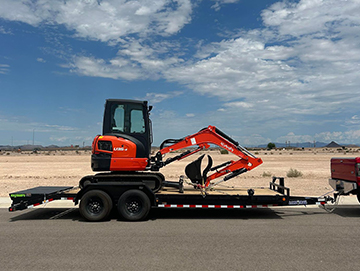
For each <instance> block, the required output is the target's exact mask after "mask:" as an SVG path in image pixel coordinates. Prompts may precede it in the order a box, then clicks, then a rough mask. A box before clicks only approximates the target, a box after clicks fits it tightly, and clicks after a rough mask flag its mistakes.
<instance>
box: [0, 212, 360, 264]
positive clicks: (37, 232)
mask: <svg viewBox="0 0 360 271" xmlns="http://www.w3.org/2000/svg"><path fill="white" fill-rule="evenodd" d="M64 211H65V212H64ZM359 221H360V207H359V206H341V207H339V208H338V209H337V210H336V211H335V212H334V213H327V212H325V211H324V210H322V209H317V208H281V209H247V210H153V211H152V212H151V215H150V219H149V220H148V221H145V222H124V221H120V220H118V219H117V218H116V215H114V216H113V217H112V218H111V219H110V220H109V221H105V222H101V223H89V222H85V221H83V220H82V218H81V216H80V214H79V211H78V209H66V208H42V209H29V210H26V211H21V212H15V213H9V212H8V211H7V210H6V209H0V230H1V232H0V244H1V246H0V269H1V270H115V269H116V270H311V269H315V270H320V269H322V270H326V269H329V270H334V269H335V270H336V269H342V270H360V253H359V248H360V247H359V242H360V226H359V225H360V223H359Z"/></svg>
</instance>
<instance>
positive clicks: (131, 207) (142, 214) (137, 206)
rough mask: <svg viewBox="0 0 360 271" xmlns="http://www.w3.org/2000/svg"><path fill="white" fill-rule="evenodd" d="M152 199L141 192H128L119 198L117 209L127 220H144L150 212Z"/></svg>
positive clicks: (133, 190)
mask: <svg viewBox="0 0 360 271" xmlns="http://www.w3.org/2000/svg"><path fill="white" fill-rule="evenodd" d="M150 207H151V204H150V199H149V197H148V196H147V195H146V194H145V193H144V192H142V191H140V190H135V189H132V190H128V191H126V192H125V193H124V194H122V195H121V197H120V198H119V201H118V204H117V209H118V211H119V214H120V215H121V216H122V217H123V218H124V219H126V220H129V221H139V220H144V219H145V218H146V217H147V215H148V214H149V212H150Z"/></svg>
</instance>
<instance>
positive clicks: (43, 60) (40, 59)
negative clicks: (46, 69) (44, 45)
mask: <svg viewBox="0 0 360 271" xmlns="http://www.w3.org/2000/svg"><path fill="white" fill-rule="evenodd" d="M36 61H37V62H40V63H46V60H45V59H43V58H41V57H38V58H37V59H36Z"/></svg>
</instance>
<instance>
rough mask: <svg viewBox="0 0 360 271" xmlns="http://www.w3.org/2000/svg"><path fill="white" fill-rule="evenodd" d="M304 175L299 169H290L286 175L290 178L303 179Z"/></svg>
mask: <svg viewBox="0 0 360 271" xmlns="http://www.w3.org/2000/svg"><path fill="white" fill-rule="evenodd" d="M302 175H303V174H302V172H301V171H299V170H297V169H293V168H290V170H289V171H288V172H287V173H286V176H287V177H289V178H297V177H301V176H302Z"/></svg>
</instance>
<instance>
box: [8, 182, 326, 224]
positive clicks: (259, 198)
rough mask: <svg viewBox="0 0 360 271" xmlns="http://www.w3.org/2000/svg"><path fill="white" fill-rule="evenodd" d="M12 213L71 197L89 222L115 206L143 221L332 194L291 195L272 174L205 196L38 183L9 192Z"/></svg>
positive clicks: (311, 201)
mask: <svg viewBox="0 0 360 271" xmlns="http://www.w3.org/2000/svg"><path fill="white" fill-rule="evenodd" d="M10 198H11V200H12V204H11V206H10V207H9V211H10V212H14V211H18V210H24V209H27V208H33V207H35V206H38V205H41V204H45V203H49V202H52V201H55V200H71V201H73V202H74V204H75V205H77V204H78V203H79V201H80V213H81V214H82V216H83V217H84V218H85V219H87V220H89V221H99V220H103V219H105V218H106V217H107V216H108V215H109V213H110V211H111V210H112V208H113V207H114V206H116V207H117V209H118V211H119V213H120V214H121V216H122V217H124V218H125V219H126V220H143V219H145V218H146V216H147V214H148V212H149V211H150V209H151V208H204V209H209V208H215V209H216V208H218V209H246V208H269V207H276V206H294V205H325V204H326V203H327V202H328V201H331V200H332V198H330V197H298V196H290V189H289V188H287V187H285V185H284V178H277V177H273V180H272V181H271V182H270V185H269V187H267V188H265V187H260V188H250V189H247V188H233V187H231V188H229V187H228V188H221V189H220V188H219V189H216V190H215V189H214V190H210V191H208V192H207V193H206V195H204V194H202V193H201V191H200V190H199V189H194V188H193V187H190V186H189V187H187V188H185V189H183V191H179V189H178V188H176V187H175V186H174V187H162V188H161V189H160V190H159V191H157V192H153V191H152V190H151V189H150V188H149V187H148V186H147V185H146V184H144V183H142V182H102V183H91V184H89V185H87V186H85V187H84V188H79V187H69V186H39V187H34V188H31V189H26V190H22V191H17V192H14V193H11V194H10Z"/></svg>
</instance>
